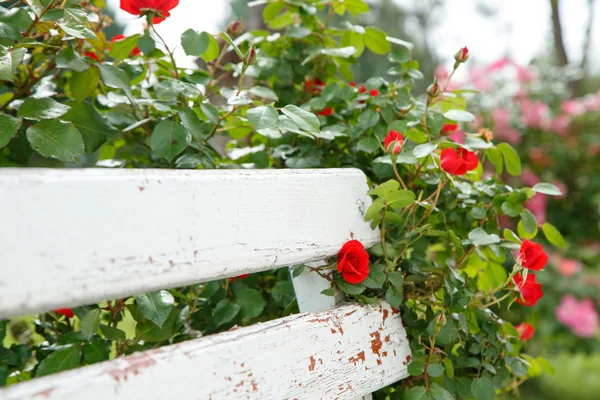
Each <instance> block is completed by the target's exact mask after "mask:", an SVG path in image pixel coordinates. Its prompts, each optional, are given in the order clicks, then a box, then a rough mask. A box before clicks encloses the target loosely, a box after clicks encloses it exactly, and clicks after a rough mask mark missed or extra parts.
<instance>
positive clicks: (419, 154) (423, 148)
mask: <svg viewBox="0 0 600 400" xmlns="http://www.w3.org/2000/svg"><path fill="white" fill-rule="evenodd" d="M437 146H438V145H437V143H423V144H420V145H418V146H417V147H415V148H414V149H413V155H414V156H415V158H423V157H427V156H428V155H430V154H431V153H433V151H434V150H435V149H437Z"/></svg>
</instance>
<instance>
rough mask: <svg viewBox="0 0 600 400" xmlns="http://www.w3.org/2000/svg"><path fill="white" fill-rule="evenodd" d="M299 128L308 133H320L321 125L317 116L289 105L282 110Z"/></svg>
mask: <svg viewBox="0 0 600 400" xmlns="http://www.w3.org/2000/svg"><path fill="white" fill-rule="evenodd" d="M281 112H283V113H284V114H285V115H287V116H288V117H289V118H290V119H291V120H292V121H294V123H295V124H296V125H298V127H299V128H300V129H302V130H305V131H307V132H319V128H320V126H321V123H320V122H319V119H318V118H317V116H316V115H315V114H313V113H311V112H308V111H305V110H303V109H301V108H300V107H297V106H294V105H292V104H288V105H287V106H285V107H284V108H283V109H281Z"/></svg>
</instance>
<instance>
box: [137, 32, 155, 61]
mask: <svg viewBox="0 0 600 400" xmlns="http://www.w3.org/2000/svg"><path fill="white" fill-rule="evenodd" d="M138 47H139V48H140V51H141V52H142V53H144V55H146V56H147V55H148V54H150V53H151V52H152V50H154V49H155V48H156V42H155V41H154V39H152V37H151V36H150V35H143V36H142V37H140V39H139V41H138Z"/></svg>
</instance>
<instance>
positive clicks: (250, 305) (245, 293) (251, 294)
mask: <svg viewBox="0 0 600 400" xmlns="http://www.w3.org/2000/svg"><path fill="white" fill-rule="evenodd" d="M235 302H236V303H237V304H239V306H240V307H241V315H242V317H244V318H255V317H258V316H259V315H260V314H261V313H262V311H263V309H264V308H265V305H266V304H267V302H266V301H265V299H263V297H262V295H261V294H260V292H259V291H258V290H255V289H244V290H241V291H239V292H237V293H236V294H235Z"/></svg>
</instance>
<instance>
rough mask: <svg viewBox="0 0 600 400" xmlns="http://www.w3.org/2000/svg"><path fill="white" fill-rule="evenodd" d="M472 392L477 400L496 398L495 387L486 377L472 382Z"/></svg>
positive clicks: (492, 399)
mask: <svg viewBox="0 0 600 400" xmlns="http://www.w3.org/2000/svg"><path fill="white" fill-rule="evenodd" d="M471 392H472V393H473V396H474V397H475V400H494V399H495V398H496V391H495V390H494V386H493V385H492V382H491V381H490V380H489V379H488V378H486V377H480V378H479V379H476V380H474V381H473V382H471Z"/></svg>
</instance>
